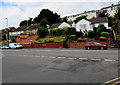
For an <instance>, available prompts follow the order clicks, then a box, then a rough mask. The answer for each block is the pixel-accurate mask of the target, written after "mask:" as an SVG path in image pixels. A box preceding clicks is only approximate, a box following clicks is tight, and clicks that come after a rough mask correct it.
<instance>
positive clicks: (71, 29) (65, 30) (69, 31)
mask: <svg viewBox="0 0 120 85" xmlns="http://www.w3.org/2000/svg"><path fill="white" fill-rule="evenodd" d="M74 34H76V29H75V28H74V27H64V28H63V35H68V36H69V35H74Z"/></svg>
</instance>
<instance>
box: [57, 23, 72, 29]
mask: <svg viewBox="0 0 120 85" xmlns="http://www.w3.org/2000/svg"><path fill="white" fill-rule="evenodd" d="M64 27H71V26H70V25H69V24H68V23H66V22H63V23H62V24H61V25H59V26H58V28H64Z"/></svg>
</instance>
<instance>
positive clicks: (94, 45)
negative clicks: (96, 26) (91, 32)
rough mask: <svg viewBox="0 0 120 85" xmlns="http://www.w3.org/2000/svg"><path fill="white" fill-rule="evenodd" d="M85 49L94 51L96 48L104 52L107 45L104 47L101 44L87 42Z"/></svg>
mask: <svg viewBox="0 0 120 85" xmlns="http://www.w3.org/2000/svg"><path fill="white" fill-rule="evenodd" d="M85 48H86V49H87V50H90V49H92V48H93V49H94V48H98V49H101V50H104V49H107V45H104V44H101V43H98V42H88V43H87V44H85Z"/></svg>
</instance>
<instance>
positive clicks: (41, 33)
mask: <svg viewBox="0 0 120 85" xmlns="http://www.w3.org/2000/svg"><path fill="white" fill-rule="evenodd" d="M37 33H38V35H39V37H41V38H44V37H45V36H46V35H48V29H47V28H46V27H44V26H40V27H39V28H38V32H37Z"/></svg>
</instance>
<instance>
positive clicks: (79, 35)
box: [76, 30, 83, 38]
mask: <svg viewBox="0 0 120 85" xmlns="http://www.w3.org/2000/svg"><path fill="white" fill-rule="evenodd" d="M82 36H83V32H82V31H81V30H80V31H77V32H76V37H77V38H78V37H82Z"/></svg>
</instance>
